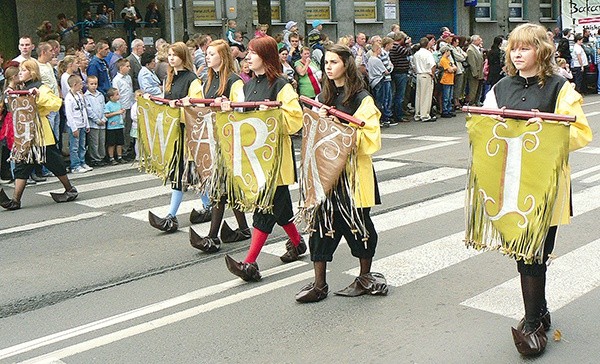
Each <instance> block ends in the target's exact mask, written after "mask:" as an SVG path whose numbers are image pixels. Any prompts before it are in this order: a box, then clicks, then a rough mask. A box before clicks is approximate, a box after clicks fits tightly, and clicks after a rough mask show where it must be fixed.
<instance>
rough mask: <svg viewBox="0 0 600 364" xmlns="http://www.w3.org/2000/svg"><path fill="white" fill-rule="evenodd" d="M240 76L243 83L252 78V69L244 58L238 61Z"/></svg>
mask: <svg viewBox="0 0 600 364" xmlns="http://www.w3.org/2000/svg"><path fill="white" fill-rule="evenodd" d="M240 78H241V79H242V81H244V83H246V82H248V81H250V79H251V78H252V71H250V67H249V66H248V61H246V60H245V59H244V60H243V61H241V62H240Z"/></svg>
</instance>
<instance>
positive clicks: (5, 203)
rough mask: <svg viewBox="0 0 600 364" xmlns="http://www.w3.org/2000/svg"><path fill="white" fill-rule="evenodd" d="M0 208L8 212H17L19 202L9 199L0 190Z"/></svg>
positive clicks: (19, 206)
mask: <svg viewBox="0 0 600 364" xmlns="http://www.w3.org/2000/svg"><path fill="white" fill-rule="evenodd" d="M0 206H2V207H3V208H5V209H7V210H10V211H13V210H18V209H20V208H21V201H17V200H13V199H11V198H9V197H8V196H7V195H6V193H5V192H4V190H3V189H1V188H0Z"/></svg>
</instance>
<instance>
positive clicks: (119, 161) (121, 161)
mask: <svg viewBox="0 0 600 364" xmlns="http://www.w3.org/2000/svg"><path fill="white" fill-rule="evenodd" d="M117 163H119V164H125V163H127V161H126V160H125V159H123V158H117Z"/></svg>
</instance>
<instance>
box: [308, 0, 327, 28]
mask: <svg viewBox="0 0 600 364" xmlns="http://www.w3.org/2000/svg"><path fill="white" fill-rule="evenodd" d="M304 12H305V14H306V21H307V22H308V23H310V22H311V21H312V20H322V21H324V22H330V21H332V20H333V19H334V17H333V13H332V9H331V1H321V0H306V2H305V7H304Z"/></svg>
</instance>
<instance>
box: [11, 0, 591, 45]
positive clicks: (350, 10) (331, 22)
mask: <svg viewBox="0 0 600 364" xmlns="http://www.w3.org/2000/svg"><path fill="white" fill-rule="evenodd" d="M0 1H1V3H2V4H3V5H2V8H3V11H4V10H6V11H7V12H8V11H9V10H10V14H3V28H5V29H8V30H10V29H18V34H30V35H33V36H34V42H36V43H37V39H36V37H35V30H36V28H37V27H38V26H39V25H40V24H41V22H42V21H44V20H50V21H51V22H53V23H54V24H56V15H57V14H58V13H65V14H66V15H67V16H68V17H71V18H72V19H73V20H75V21H76V20H77V19H81V16H82V14H83V11H84V10H86V9H90V10H91V11H92V13H95V9H96V7H97V6H98V5H99V4H102V3H108V4H111V3H112V4H114V6H115V12H116V13H117V14H118V13H119V12H120V9H121V8H122V6H123V2H124V1H119V0H117V1H107V0H76V1H64V0H44V1H39V0H19V1H16V0H0ZM150 2H151V1H150V0H137V1H136V6H137V7H138V8H139V9H140V11H141V12H142V16H144V15H145V13H146V7H147V5H148V4H149V3H150ZM155 2H156V3H158V5H159V9H160V11H161V13H162V16H163V19H164V22H163V23H164V24H163V26H162V29H161V34H162V36H163V37H164V38H165V39H166V40H167V41H171V40H181V39H183V36H184V31H185V29H186V28H187V32H188V34H189V35H191V34H194V33H208V34H211V35H212V36H213V37H215V38H216V37H222V36H223V34H224V31H225V30H226V25H227V19H228V18H235V19H236V20H237V23H238V30H241V31H243V32H245V37H246V38H247V39H251V38H252V36H253V34H254V30H255V27H256V25H257V23H258V20H257V19H258V11H257V2H256V0H158V1H155ZM474 2H475V1H474V0H360V1H354V0H271V2H270V3H271V15H272V26H271V29H270V34H272V35H274V34H277V33H278V32H281V31H283V29H284V28H285V24H286V23H287V22H288V21H290V20H293V21H296V22H298V27H299V32H300V33H301V34H304V35H306V34H307V33H308V32H309V31H310V30H311V28H312V26H311V23H312V21H313V20H317V19H318V20H321V21H323V23H324V27H323V32H324V33H325V34H327V35H329V37H330V39H331V40H334V41H335V40H337V39H338V38H339V37H341V36H344V35H348V34H357V33H359V32H363V33H365V34H367V36H370V35H375V34H380V35H381V34H384V35H385V34H387V33H388V32H389V31H390V28H391V26H392V25H393V24H400V28H401V29H402V30H404V31H405V32H406V33H407V34H408V35H409V36H411V37H412V38H413V39H418V38H420V37H422V36H425V35H427V34H434V35H436V36H438V35H439V33H440V28H441V27H442V26H447V27H448V28H450V29H451V30H452V32H454V33H455V34H459V35H464V36H468V35H471V34H479V35H481V36H482V37H483V38H484V40H485V42H486V44H488V45H489V44H490V43H491V40H492V39H493V37H495V36H496V35H507V34H508V33H509V32H510V31H511V30H512V29H514V28H515V27H516V26H518V25H519V24H521V23H524V22H533V23H540V24H542V25H544V26H545V27H547V28H551V29H552V28H554V27H556V26H558V25H559V23H560V20H559V19H560V15H561V10H563V9H569V7H570V6H571V5H570V4H571V3H574V2H583V3H585V4H586V5H585V9H584V10H585V11H584V10H582V13H581V14H579V15H578V16H582V17H583V16H587V15H589V13H590V12H591V11H592V10H593V9H595V8H597V7H598V8H600V0H585V1H584V0H562V1H561V0H478V1H477V2H476V3H477V6H469V5H470V4H473V3H474ZM567 3H568V4H567ZM595 3H599V4H595ZM112 4H111V5H112ZM582 7H584V5H582ZM184 8H185V9H184ZM184 10H185V11H184ZM563 11H564V10H563ZM184 12H185V13H186V15H187V16H186V19H185V21H184V15H183V14H184ZM4 15H6V17H5V16H4ZM184 25H187V27H185V26H184ZM117 27H119V25H117ZM16 35H17V32H12V33H10V32H8V33H3V35H2V36H0V50H1V51H3V52H5V53H6V54H8V55H10V54H15V53H16V52H17V49H16V45H17V44H18V37H16ZM148 40H149V39H148Z"/></svg>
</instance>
